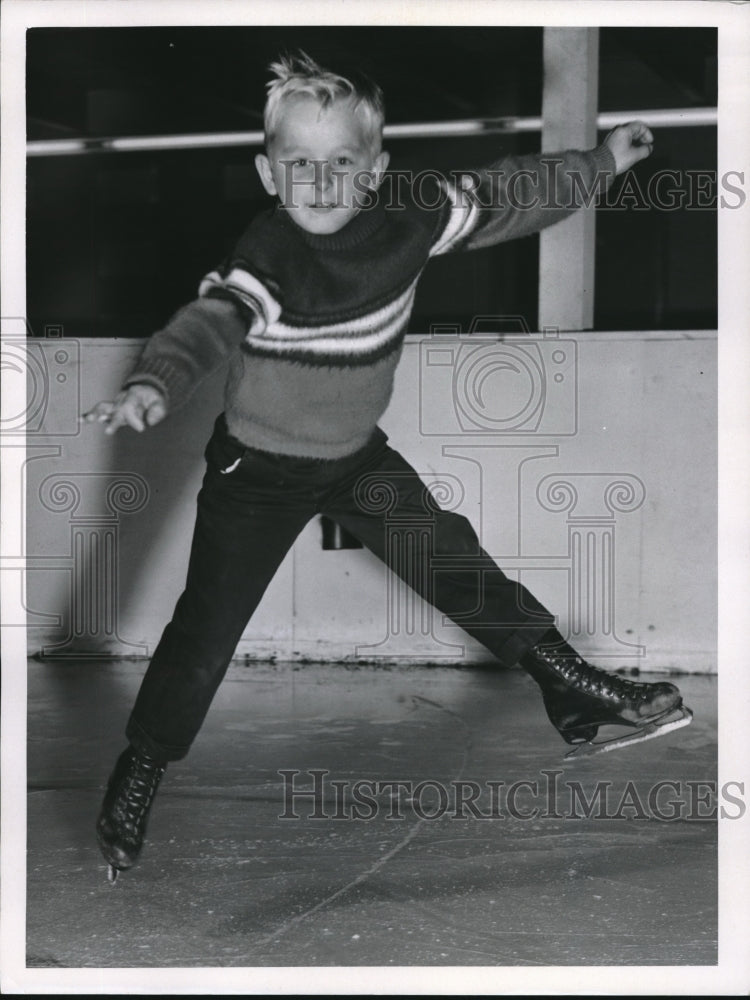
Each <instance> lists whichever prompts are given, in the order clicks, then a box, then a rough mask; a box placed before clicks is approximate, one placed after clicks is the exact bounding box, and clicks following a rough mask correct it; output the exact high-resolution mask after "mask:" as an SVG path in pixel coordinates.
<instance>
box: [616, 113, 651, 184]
mask: <svg viewBox="0 0 750 1000" xmlns="http://www.w3.org/2000/svg"><path fill="white" fill-rule="evenodd" d="M604 142H605V144H606V145H607V146H609V149H610V152H611V153H612V156H614V158H615V168H616V172H617V173H618V174H621V173H623V172H624V171H625V170H629V169H630V167H632V166H634V165H635V164H636V163H638V161H639V160H645V159H646V157H647V156H650V155H651V153H652V151H653V148H654V136H653V133H652V131H651V129H650V128H649V127H648V125H646V123H645V122H628V123H627V125H619V126H618V127H617V128H615V129H612V131H611V132H610V133H609V135H608V136H607V138H606V139H605V140H604Z"/></svg>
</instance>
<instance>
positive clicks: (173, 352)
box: [83, 297, 247, 434]
mask: <svg viewBox="0 0 750 1000" xmlns="http://www.w3.org/2000/svg"><path fill="white" fill-rule="evenodd" d="M246 332H247V321H246V318H243V316H242V315H241V313H240V311H239V310H238V308H237V306H236V305H235V304H234V303H233V302H232V301H230V300H228V299H226V298H212V297H207V298H199V299H196V300H195V301H194V302H191V303H189V304H188V305H186V306H184V307H183V308H182V309H180V310H179V311H178V312H177V313H176V314H175V316H174V317H173V318H172V319H171V320H170V322H169V323H168V324H167V326H166V327H164V329H163V330H159V331H158V332H157V333H155V334H154V335H153V336H152V337H151V338H150V340H149V341H148V343H147V344H146V347H145V348H144V350H143V353H142V354H141V356H140V359H139V361H138V363H137V364H136V367H135V369H134V370H133V371H132V372H131V373H130V375H129V376H128V378H127V379H126V380H125V384H124V387H123V390H122V392H121V393H120V394H119V395H118V396H117V398H116V399H114V400H112V401H102V402H100V403H97V404H96V405H95V406H93V407H92V408H91V409H90V410H89V411H88V412H87V413H85V414H84V415H83V420H84V421H85V422H86V423H104V424H106V427H105V433H106V434H114V433H115V431H116V430H118V428H120V427H125V426H129V427H132V428H133V429H134V430H137V431H142V430H144V428H146V427H150V426H153V425H154V424H157V423H159V421H160V420H163V419H164V417H165V416H166V415H167V412H168V411H169V410H170V409H173V408H174V407H175V406H178V405H179V404H180V403H183V402H184V401H185V400H186V399H187V398H188V397H189V396H190V394H191V393H192V392H193V391H194V390H195V388H196V387H197V386H198V385H199V384H200V382H202V381H203V380H204V379H205V378H207V377H208V376H209V375H211V374H212V373H213V372H214V371H216V369H217V368H218V367H219V365H220V364H221V363H222V361H224V360H225V359H226V358H227V356H228V355H229V354H230V353H231V352H232V351H233V350H234V349H235V348H236V347H237V346H238V345H239V343H240V342H241V341H242V339H243V337H244V336H245V334H246Z"/></svg>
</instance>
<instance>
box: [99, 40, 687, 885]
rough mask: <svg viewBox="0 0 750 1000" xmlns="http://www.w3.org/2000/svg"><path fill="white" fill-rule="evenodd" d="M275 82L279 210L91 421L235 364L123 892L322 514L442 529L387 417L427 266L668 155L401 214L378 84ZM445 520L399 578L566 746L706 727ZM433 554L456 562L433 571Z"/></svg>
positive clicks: (530, 179) (115, 786)
mask: <svg viewBox="0 0 750 1000" xmlns="http://www.w3.org/2000/svg"><path fill="white" fill-rule="evenodd" d="M271 70H272V71H273V73H274V79H273V80H272V82H271V83H270V84H269V88H268V89H269V93H268V100H267V104H266V109H265V116H264V124H265V138H266V148H265V153H261V154H259V155H258V156H257V157H256V160H255V163H256V167H257V169H258V173H259V175H260V178H261V181H262V183H263V186H264V188H265V189H266V191H267V192H268V193H269V194H271V195H275V196H277V197H278V199H279V203H278V204H277V206H276V208H275V209H274V210H271V211H267V212H263V213H261V214H260V215H259V216H258V217H256V219H255V220H254V221H253V222H252V223H251V225H250V227H249V228H248V229H247V231H246V232H245V234H244V235H243V236H242V237H241V239H240V240H239V243H238V244H237V246H236V248H235V251H234V253H233V254H232V255H231V256H230V258H229V259H228V260H227V261H226V262H225V263H224V265H223V266H222V267H221V268H220V269H218V270H217V271H214V272H212V273H211V274H209V275H207V277H206V278H204V280H203V282H202V284H201V286H200V289H199V297H198V299H197V300H196V301H195V302H192V303H190V304H189V305H187V306H186V307H184V308H183V309H181V310H180V311H179V312H178V313H177V314H176V315H175V316H174V317H173V319H172V320H171V321H170V323H169V324H168V325H167V326H166V328H165V329H163V330H161V331H160V332H158V333H156V334H155V335H154V336H153V337H152V338H151V340H150V341H149V343H148V344H147V346H146V348H145V350H144V352H143V355H142V357H141V359H140V361H139V362H138V364H137V366H136V369H135V371H134V372H132V373H131V375H130V376H129V377H128V379H127V380H126V382H125V388H124V389H123V391H122V393H121V394H120V395H119V396H118V398H117V399H116V400H115V401H114V402H102V403H99V404H97V405H96V406H95V407H94V408H93V409H92V410H91V411H90V412H89V413H88V414H87V415H86V418H85V419H86V420H88V421H99V422H103V423H105V424H106V425H107V426H106V433H108V434H112V433H114V432H115V431H116V430H117V429H118V428H119V427H121V426H125V425H129V426H130V427H133V428H134V429H135V430H138V431H142V430H143V429H144V428H145V427H147V426H151V425H153V424H155V423H157V422H158V421H160V420H161V419H163V417H164V416H165V415H166V413H167V411H168V410H169V409H170V408H172V407H174V406H176V405H178V404H179V403H181V402H183V401H184V400H185V399H186V398H187V397H188V395H189V394H190V392H192V391H193V390H194V389H195V387H196V385H197V384H198V383H199V381H200V380H201V379H202V378H204V377H205V376H207V375H208V374H210V373H211V372H212V371H213V370H215V369H216V367H217V366H218V365H219V364H220V363H221V362H222V361H224V360H226V359H227V358H229V373H228V379H227V384H226V392H225V413H224V414H222V415H221V416H220V417H219V418H218V420H217V422H216V425H215V429H214V433H213V436H212V438H211V440H210V442H209V444H208V447H207V450H206V460H207V471H206V475H205V479H204V482H203V487H202V489H201V492H200V494H199V498H198V515H197V521H196V527H195V534H194V538H193V544H192V549H191V555H190V564H189V568H188V576H187V583H186V587H185V591H184V593H183V594H182V596H181V597H180V599H179V601H178V603H177V606H176V608H175V612H174V616H173V618H172V621H171V622H170V623H169V624H168V625H167V627H166V629H165V631H164V634H163V635H162V638H161V640H160V642H159V644H158V646H157V648H156V650H155V652H154V656H153V658H152V661H151V663H150V665H149V668H148V670H147V672H146V675H145V677H144V679H143V683H142V685H141V688H140V691H139V693H138V697H137V699H136V703H135V706H134V708H133V711H132V714H131V716H130V719H129V721H128V725H127V730H126V734H127V737H128V739H129V746H128V748H127V749H126V750H125V751H124V752H123V753H122V755H121V756H120V758H119V760H118V762H117V764H116V766H115V769H114V772H113V774H112V776H111V778H110V781H109V785H108V788H107V792H106V795H105V798H104V802H103V805H102V809H101V813H100V815H99V819H98V822H97V837H98V841H99V845H100V847H101V850H102V853H103V854H104V857H105V858H106V860H107V861H108V862H109V865H110V878H111V879H112V880H114V878H116V875H117V872H118V871H119V870H122V869H126V868H129V867H131V866H132V865H133V864H134V863H135V861H136V860H137V858H138V855H139V853H140V850H141V847H142V844H143V838H144V835H145V829H146V822H147V818H148V814H149V810H150V808H151V804H152V802H153V798H154V795H155V793H156V790H157V788H158V785H159V782H160V780H161V777H162V775H163V773H164V770H165V768H166V766H167V763H168V762H170V761H175V760H179V759H181V758H182V757H184V756H185V754H187V752H188V750H189V748H190V745H191V743H192V741H193V739H194V738H195V735H196V734H197V732H198V730H199V728H200V726H201V724H202V722H203V719H204V717H205V714H206V712H207V710H208V707H209V705H210V703H211V700H212V698H213V695H214V693H215V691H216V689H217V687H218V685H219V683H220V682H221V680H222V678H223V676H224V673H225V671H226V669H227V666H228V664H229V661H230V659H231V657H232V655H233V653H234V650H235V647H236V645H237V642H238V641H239V639H240V637H241V635H242V632H243V631H244V628H245V626H246V624H247V621H248V620H249V618H250V616H251V615H252V613H253V611H254V609H255V607H256V606H257V604H258V602H259V601H260V599H261V597H262V595H263V592H264V590H265V588H266V586H267V584H268V583H269V582H270V580H271V578H272V576H273V575H274V573H275V571H276V569H277V568H278V566H279V564H280V563H281V561H282V559H283V557H284V556H285V554H286V552H287V551H288V549H289V548H290V546H291V545H292V543H293V541H294V539H295V538H296V536H297V535H298V533H299V532H300V530H301V529H302V528H303V527H304V525H305V524H306V523H307V522H308V521H309V520H310V518H311V517H313V516H314V515H316V514H326V515H327V516H329V517H331V518H332V519H333V520H335V521H337V522H338V523H339V524H341V525H342V527H344V528H345V529H347V530H348V531H349V532H351V533H352V534H353V535H355V536H356V537H357V538H359V539H360V540H361V541H362V542H363V543H364V544H365V545H367V546H368V547H369V548H370V549H371V550H372V551H374V552H375V553H377V554H378V555H379V556H380V557H381V558H383V559H384V560H386V555H387V554H386V551H385V531H384V520H383V517H384V514H383V506H384V505H383V504H382V503H380V504H378V503H373V502H372V497H373V496H374V495H375V494H376V493H377V491H378V490H379V491H380V495H381V496H383V495H386V494H387V496H388V498H389V503H390V506H389V509H390V510H391V511H392V510H393V506H392V505H398V509H399V512H400V513H404V514H410V515H411V516H412V517H414V516H416V517H419V516H420V515H421V516H424V512H425V507H424V501H423V498H424V489H425V488H424V486H423V484H422V482H421V481H420V480H419V478H418V477H417V475H416V473H415V472H414V470H413V469H412V468H411V466H410V465H409V464H408V463H407V462H406V461H405V460H404V459H403V458H402V457H401V455H399V454H398V453H397V452H396V451H394V450H393V449H391V448H390V447H389V446H388V444H387V438H386V435H385V434H384V433H383V432H382V431H381V430H380V429H379V428H378V427H377V421H378V420H379V418H380V416H381V415H382V413H383V412H384V410H385V408H386V406H387V404H388V400H389V397H390V393H391V389H392V385H393V376H394V370H395V367H396V363H397V361H398V358H399V354H400V350H401V345H402V343H403V336H404V332H405V329H406V326H407V322H408V319H409V314H410V311H411V306H412V301H413V297H414V291H415V287H416V283H417V281H418V279H419V276H420V274H421V272H422V270H423V268H424V267H425V265H426V264H427V262H428V259H429V258H430V257H431V256H433V255H435V254H439V253H445V252H447V251H450V250H459V249H466V250H468V249H472V248H475V247H480V246H486V245H489V244H491V243H494V242H499V241H501V240H507V239H511V238H515V237H518V236H523V235H526V234H528V233H532V232H536V231H538V230H539V229H541V228H543V227H544V226H547V225H549V224H551V223H553V222H555V221H557V220H558V219H561V218H563V217H564V216H566V215H568V214H570V213H571V212H572V211H573V210H574V209H575V205H576V202H575V198H576V192H577V190H578V188H576V185H575V184H574V181H573V177H572V174H573V173H575V174H577V176H578V180H579V181H580V180H582V181H583V185H584V186H585V189H586V190H591V188H592V184H594V183H596V182H598V181H599V179H601V178H603V177H607V176H608V177H610V178H611V177H612V176H613V175H614V174H615V173H621V172H622V171H624V170H627V169H628V168H629V167H630V166H632V165H633V164H634V163H636V162H637V161H638V160H640V159H642V158H643V157H645V156H647V155H648V154H649V152H650V149H651V144H652V142H653V137H652V135H651V132H650V131H649V129H648V128H647V127H646V126H645V125H643V124H642V123H637V122H636V123H631V124H629V125H626V126H622V127H620V128H617V129H615V130H614V131H613V132H612V133H610V135H609V136H608V137H607V139H606V140H605V142H604V144H603V145H602V146H600V147H598V148H597V149H595V150H593V151H590V152H575V151H569V152H566V153H562V154H559V155H557V156H556V157H555V158H554V159H555V160H557V161H558V165H559V169H556V170H555V171H554V182H553V181H552V180H551V177H552V176H553V174H552V171H551V170H550V169H549V168H550V162H549V161H550V158H546V160H545V158H543V157H518V158H508V159H506V160H505V161H503V162H502V163H501V164H498V165H497V166H496V167H495V168H494V169H493V170H492V171H480V172H478V173H476V174H472V175H471V177H470V178H469V179H468V182H467V183H465V184H463V185H462V186H461V187H459V186H456V185H455V184H454V185H451V184H448V183H447V182H445V183H443V182H441V183H440V187H439V186H438V181H437V180H435V181H434V184H435V190H434V191H431V192H428V193H429V194H430V197H429V198H426V197H425V198H423V201H422V204H419V203H418V201H417V200H416V197H415V196H414V195H413V194H408V193H407V194H406V195H405V197H404V201H403V203H402V204H399V205H398V206H397V207H393V206H392V205H391V206H388V207H387V205H386V199H385V198H383V197H379V196H378V195H379V188H380V186H381V184H382V181H383V175H384V171H385V170H386V168H387V165H388V154H387V153H386V152H384V151H383V150H382V147H381V137H382V127H383V118H384V110H383V100H382V94H381V92H380V90H379V88H378V87H377V86H376V85H375V84H373V83H372V82H371V81H370V80H368V79H366V78H364V77H360V76H358V75H356V76H354V77H347V78H345V77H341V76H338V75H336V74H334V73H331V72H329V71H327V70H324V69H322V68H321V67H320V66H318V65H317V64H316V63H314V62H313V61H312V60H311V59H310V58H309V57H308V56H306V55H305V54H304V53H301V54H300V55H299V56H297V57H287V58H284V59H282V60H281V61H279V62H278V63H275V64H273V65H272V67H271ZM553 183H554V195H555V198H554V201H553V199H552V197H551V196H552V193H553V192H552V191H551V190H550V186H551V185H552V184H553ZM381 193H382V192H381ZM422 194H423V195H424V189H423V190H422ZM433 194H435V195H438V196H442V199H441V198H440V197H437V198H434V197H432V195H433ZM548 196H549V197H548ZM438 202H440V204H439V207H433V208H430V209H428V208H426V207H425V205H426V204H429V205H432V206H434V205H436V204H437V203H438ZM514 206H515V207H514ZM521 206H524V207H523V208H522V207H521ZM526 206H532V207H530V208H529V207H526ZM558 206H566V207H564V208H562V207H558ZM368 486H369V488H370V490H371V492H370V493H368ZM383 491H385V494H384V492H383ZM433 507H434V505H433ZM432 524H433V526H434V532H435V542H434V551H433V550H431V551H427V552H421V553H419V556H420V558H416V559H415V560H413V565H414V566H417V565H419V564H420V563H422V562H425V563H426V565H427V567H428V571H427V572H422V573H418V572H417V571H415V570H413V569H410V568H404V569H402V570H400V572H401V573H402V576H403V578H404V579H405V580H406V581H407V582H408V583H410V584H411V585H412V586H413V587H414V588H415V589H417V590H418V591H419V593H420V594H421V595H422V596H423V597H425V598H426V599H427V600H429V601H430V602H431V603H433V604H434V605H435V607H437V608H439V609H440V610H441V611H442V612H443V613H444V614H447V615H450V616H451V617H453V618H455V619H456V620H458V621H460V623H461V625H462V627H464V629H465V630H466V631H467V632H468V633H469V634H470V635H473V636H475V637H476V638H477V639H479V641H481V642H482V643H483V644H484V645H485V646H486V647H487V648H488V649H489V650H490V651H491V652H492V653H493V654H495V655H496V656H497V657H498V659H499V660H501V661H502V662H503V663H505V664H507V665H512V664H514V663H516V662H520V663H521V665H522V666H523V667H524V668H525V670H526V671H527V672H528V673H529V674H530V675H531V677H532V678H533V679H534V680H535V681H536V682H537V684H538V685H539V687H540V688H541V690H542V694H543V700H544V704H545V707H546V710H547V713H548V715H549V718H550V720H551V721H552V723H553V725H554V726H555V727H556V728H557V729H558V731H559V732H560V734H561V735H562V737H563V739H564V740H565V741H566V742H567V743H569V744H573V745H578V744H586V745H589V746H590V745H591V743H592V741H593V740H594V737H595V736H596V735H597V731H598V727H599V726H600V725H605V724H611V723H614V724H619V725H625V726H627V727H629V728H630V729H632V730H633V732H632V733H631V734H630V735H629V736H628V737H626V738H625V740H622V741H617V743H618V745H619V744H621V743H622V742H627V741H630V740H632V739H645V738H647V737H648V736H651V735H657V734H661V733H662V732H666V731H668V730H669V729H673V728H676V727H677V726H678V725H685V724H687V722H689V721H690V713H689V710H687V709H684V708H682V699H681V697H680V693H679V691H678V690H677V688H676V687H674V686H673V685H672V684H667V683H659V684H643V683H635V682H633V681H629V680H625V679H623V678H621V677H616V676H612V675H610V674H607V673H605V672H604V671H602V670H599V669H597V668H595V667H592V666H590V665H589V664H588V663H586V662H585V661H584V660H583V659H582V658H581V657H580V656H578V655H577V653H576V652H575V650H573V649H572V648H571V647H570V646H569V645H568V644H567V643H566V642H565V640H564V639H563V637H562V635H560V633H559V632H558V631H557V630H556V629H555V627H554V622H555V619H554V616H553V615H552V614H551V613H550V612H549V611H547V609H546V608H544V607H543V606H542V605H541V604H540V603H539V602H538V601H537V600H536V599H535V598H534V597H533V595H531V594H530V593H529V591H528V590H526V589H525V588H524V587H523V586H521V585H520V584H518V583H516V582H514V581H512V580H509V579H508V578H507V577H506V576H505V575H504V574H503V573H502V572H501V570H500V569H499V568H498V567H497V566H496V565H495V564H494V563H493V562H492V560H491V559H490V557H489V556H488V555H487V554H486V553H485V552H483V550H482V549H481V547H480V545H479V541H478V539H477V536H476V534H475V532H474V530H473V528H472V527H471V525H470V524H469V522H468V521H467V520H466V519H465V518H463V517H461V516H459V515H456V514H455V513H450V512H446V511H439V510H437V511H434V520H433V521H432ZM451 555H454V556H458V557H459V560H460V558H461V557H462V556H463V557H464V558H465V557H466V556H471V569H469V570H467V569H466V568H465V564H464V568H463V569H461V568H460V565H457V567H456V568H453V569H452V568H450V559H448V561H447V563H446V557H450V556H451ZM433 556H435V557H439V559H440V562H439V564H438V563H436V564H435V569H434V570H432V571H430V569H431V560H432V557H433ZM611 745H612V744H611V743H610V744H607V747H610V746H611Z"/></svg>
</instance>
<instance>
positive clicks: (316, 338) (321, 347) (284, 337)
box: [245, 281, 417, 358]
mask: <svg viewBox="0 0 750 1000" xmlns="http://www.w3.org/2000/svg"><path fill="white" fill-rule="evenodd" d="M416 284H417V283H416V281H414V282H413V283H412V284H411V286H410V287H409V288H408V289H407V290H406V291H405V292H404V293H403V294H402V295H400V296H399V297H398V299H396V300H394V302H392V303H389V304H388V305H387V306H385V307H384V308H383V309H378V310H376V311H375V312H373V313H369V314H368V315H367V316H361V317H360V318H359V319H356V320H352V321H350V322H349V323H334V324H331V325H328V326H319V327H294V326H288V325H287V324H284V323H273V324H272V325H271V326H269V328H268V329H267V330H266V331H265V333H264V334H256V333H253V332H250V333H248V335H247V337H246V338H245V341H246V343H247V344H248V345H249V346H250V347H253V346H257V347H258V348H259V349H261V350H263V351H264V352H268V351H272V352H273V353H275V354H286V355H289V356H293V355H294V354H295V353H296V352H298V351H305V352H307V353H310V354H316V355H320V356H324V355H332V356H334V357H337V358H342V357H347V356H349V357H357V356H360V355H366V354H370V353H371V352H373V351H376V350H377V349H378V348H380V347H383V346H384V345H386V344H388V343H389V342H390V341H391V340H393V339H394V338H395V337H397V336H398V335H399V333H401V331H402V330H403V328H404V326H405V324H406V323H407V321H408V319H409V314H410V312H411V306H412V302H413V300H414V292H415V289H416Z"/></svg>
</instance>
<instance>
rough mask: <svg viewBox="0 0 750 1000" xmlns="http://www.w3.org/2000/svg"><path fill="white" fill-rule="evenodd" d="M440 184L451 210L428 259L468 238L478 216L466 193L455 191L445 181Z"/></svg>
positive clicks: (451, 185) (476, 208)
mask: <svg viewBox="0 0 750 1000" xmlns="http://www.w3.org/2000/svg"><path fill="white" fill-rule="evenodd" d="M440 184H441V187H442V188H443V190H444V191H445V193H446V194H447V195H448V198H449V200H450V202H451V209H450V214H449V216H448V222H447V224H446V226H445V229H444V230H443V232H442V233H441V234H440V238H439V239H438V241H437V243H435V244H433V246H432V248H431V249H430V257H436V256H438V254H441V253H447V252H448V251H449V250H450V249H451V247H453V246H455V244H456V243H458V242H459V241H460V240H463V239H465V238H466V237H467V236H469V235H470V234H471V233H472V232H473V230H474V228H475V227H476V224H477V219H478V216H479V206H478V205H477V203H476V201H474V199H473V198H471V196H470V194H469V193H468V192H466V191H464V190H463V189H457V188H456V186H455V184H448V183H447V182H446V181H441V182H440Z"/></svg>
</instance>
